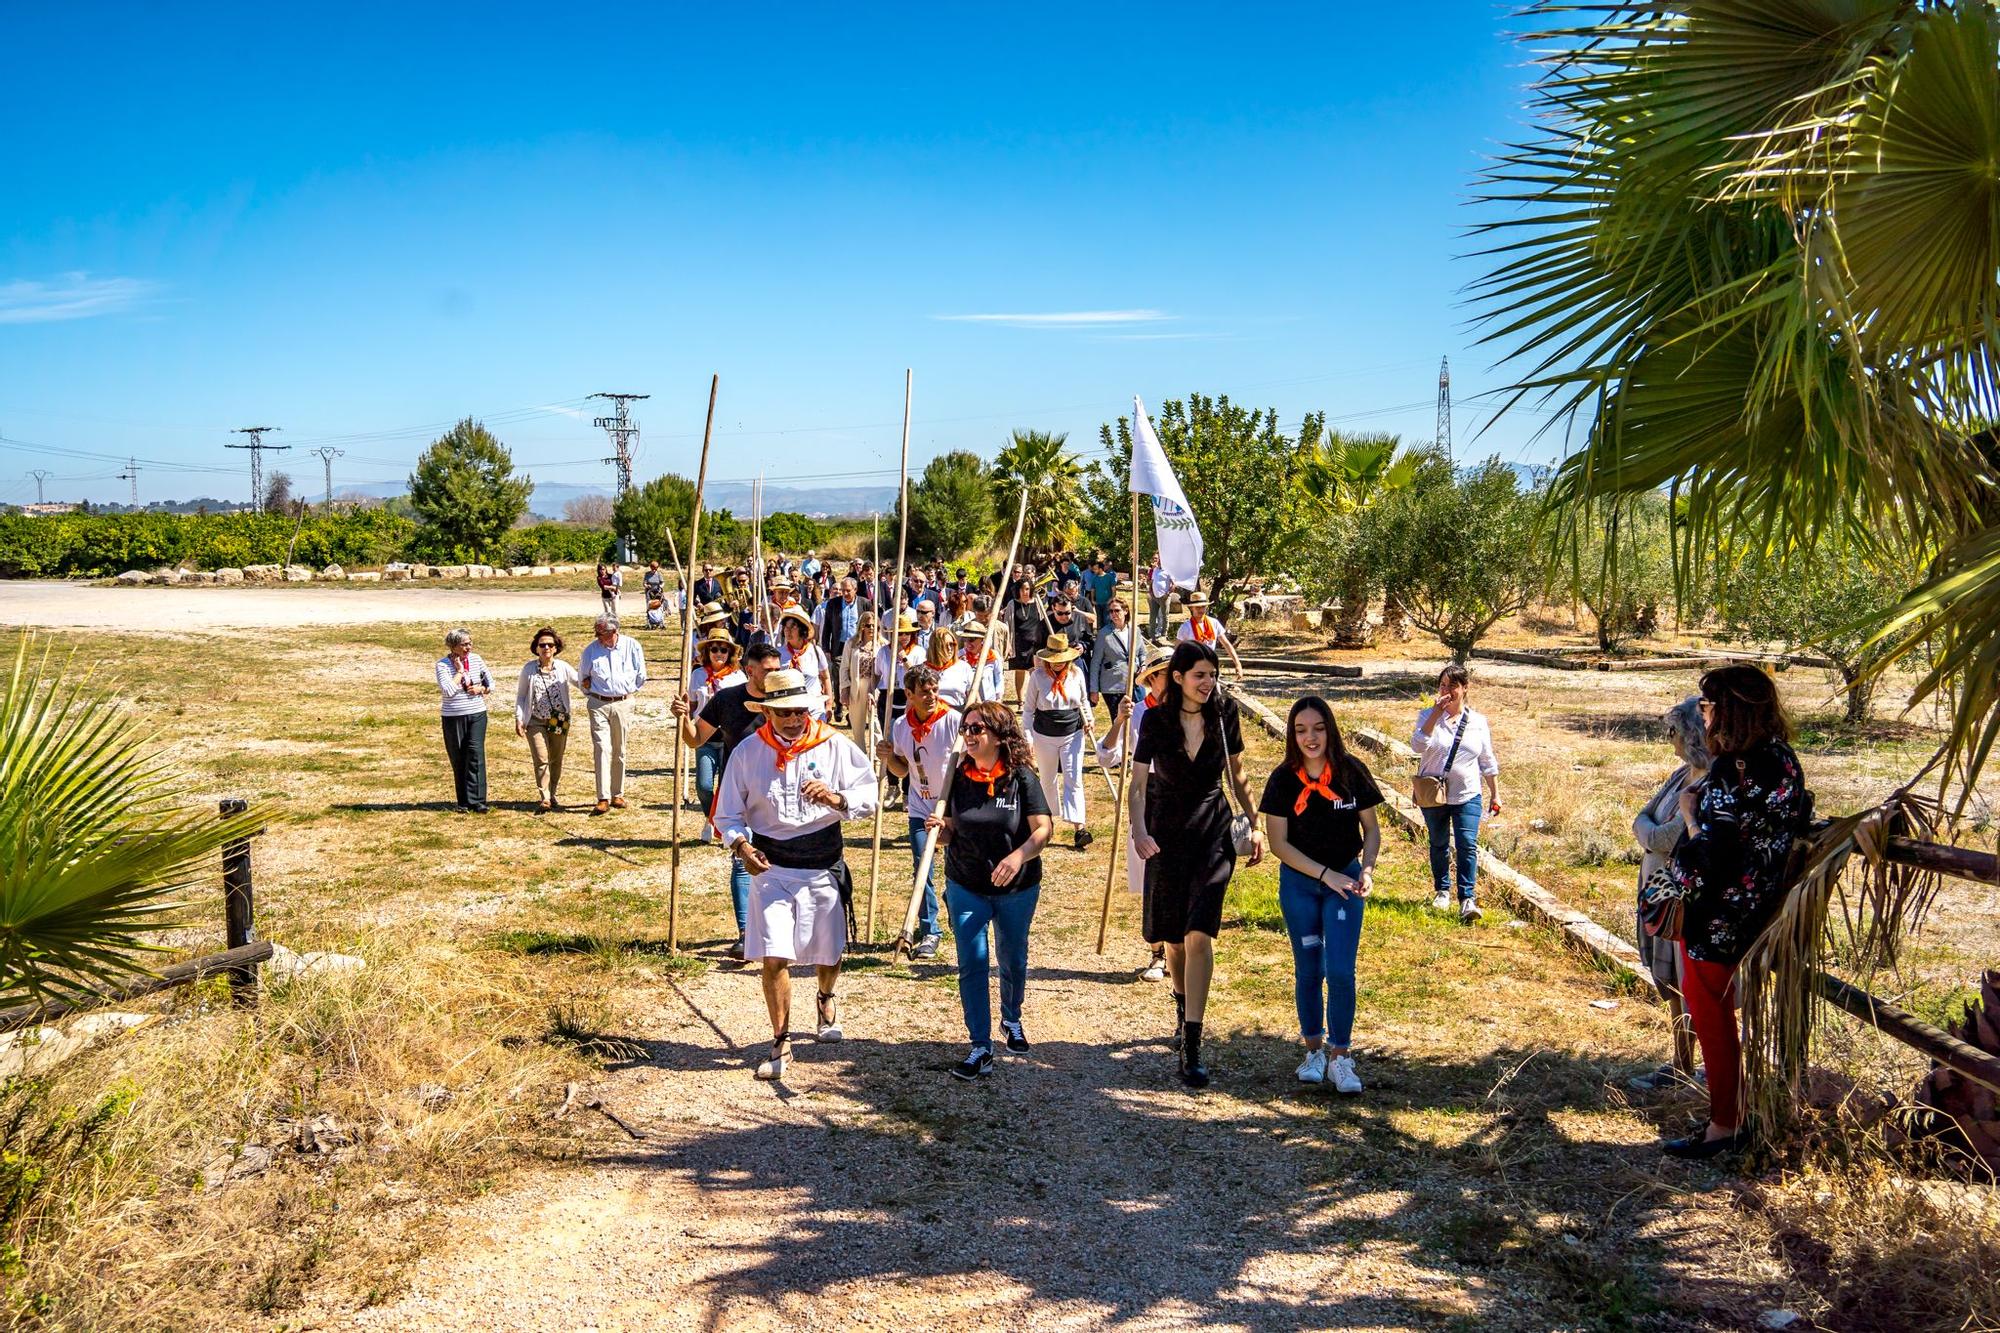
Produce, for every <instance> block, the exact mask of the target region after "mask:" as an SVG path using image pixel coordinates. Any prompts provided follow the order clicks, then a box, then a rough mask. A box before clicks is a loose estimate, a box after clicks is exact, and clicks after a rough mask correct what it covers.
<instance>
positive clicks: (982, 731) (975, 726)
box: [959, 722, 993, 736]
mask: <svg viewBox="0 0 2000 1333" xmlns="http://www.w3.org/2000/svg"><path fill="white" fill-rule="evenodd" d="M959 734H960V735H962V736H990V735H992V734H993V728H991V727H989V726H987V725H986V724H985V723H983V722H973V723H970V724H969V725H967V726H963V727H960V728H959Z"/></svg>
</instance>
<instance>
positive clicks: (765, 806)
mask: <svg viewBox="0 0 2000 1333" xmlns="http://www.w3.org/2000/svg"><path fill="white" fill-rule="evenodd" d="M745 706H746V707H748V708H750V709H751V710H752V711H754V712H759V713H762V714H763V715H764V725H763V726H761V727H759V728H758V729H757V730H756V732H754V733H753V734H752V735H751V736H750V737H748V738H747V739H745V741H744V742H743V744H741V745H739V746H738V747H737V748H736V752H735V753H734V754H732V755H731V756H730V759H729V764H728V765H727V767H725V768H724V769H723V771H722V785H721V786H720V787H719V788H718V789H717V792H716V800H715V827H716V830H717V832H718V833H719V834H720V835H721V837H722V842H723V845H724V846H726V847H728V848H729V850H730V852H731V854H732V855H734V856H736V857H737V858H738V859H739V860H741V861H742V862H743V866H744V868H745V869H746V870H748V871H749V872H750V876H751V880H750V920H749V931H748V934H747V936H746V938H745V939H744V942H743V952H744V956H745V957H746V958H749V959H755V960H760V961H761V962H762V965H763V985H764V1004H765V1007H766V1008H767V1009H768V1010H769V1012H770V1016H771V1033H772V1036H771V1053H770V1057H769V1058H768V1059H766V1060H765V1061H764V1062H763V1063H761V1064H759V1065H758V1066H757V1077H758V1078H760V1079H779V1078H783V1077H784V1074H785V1064H786V1061H787V1060H789V1059H790V1057H791V1042H790V1038H789V1035H788V1034H789V1031H790V1027H791V1017H792V983H791V978H790V976H789V975H788V969H789V968H791V967H792V966H793V965H794V964H806V965H808V966H811V967H812V968H813V969H814V970H815V972H816V974H817V977H818V981H819V1008H818V1020H819V1040H821V1041H824V1042H834V1041H839V1040H840V1039H841V1036H842V1033H841V1029H840V1014H839V1010H838V1009H837V1007H836V1001H835V997H834V986H835V985H836V983H837V982H838V981H839V980H840V960H841V955H842V953H843V952H844V951H845V949H846V946H847V934H848V905H849V902H850V900H851V898H852V896H853V890H852V887H851V885H852V881H851V880H850V879H849V877H848V874H847V865H846V863H845V861H844V860H843V859H842V857H841V837H840V824H841V821H842V820H847V819H866V818H868V817H870V816H872V815H873V814H874V813H875V803H876V800H877V791H876V784H875V770H874V768H873V766H872V765H871V764H870V763H869V761H868V756H867V755H866V754H864V753H862V751H861V749H860V747H858V746H856V745H855V744H854V742H852V741H850V740H848V739H847V737H846V736H844V735H842V734H841V733H839V732H837V731H835V730H833V729H832V728H831V727H829V726H827V725H826V724H825V723H824V722H821V721H820V720H819V719H818V718H817V717H815V716H814V713H815V712H816V711H817V712H823V711H824V702H823V701H822V700H821V699H820V698H819V697H818V694H817V692H816V691H815V690H814V689H813V687H812V686H810V685H809V684H807V682H806V678H805V677H804V676H802V675H800V674H799V673H798V672H796V671H790V670H780V671H773V672H771V673H770V674H768V675H767V676H765V677H764V691H763V694H762V696H761V697H760V698H757V699H754V700H751V701H749V702H748V703H747V704H746V705H745Z"/></svg>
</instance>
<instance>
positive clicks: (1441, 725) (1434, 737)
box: [1410, 662, 1500, 922]
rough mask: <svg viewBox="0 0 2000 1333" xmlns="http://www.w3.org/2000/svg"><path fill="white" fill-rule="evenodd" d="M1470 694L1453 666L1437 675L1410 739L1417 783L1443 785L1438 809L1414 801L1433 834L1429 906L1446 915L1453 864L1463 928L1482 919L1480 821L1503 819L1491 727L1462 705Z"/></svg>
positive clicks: (1465, 677)
mask: <svg viewBox="0 0 2000 1333" xmlns="http://www.w3.org/2000/svg"><path fill="white" fill-rule="evenodd" d="M1471 688H1472V673H1471V672H1469V671H1467V670H1466V669H1465V668H1464V667H1462V666H1460V665H1459V664H1458V663H1456V662H1453V663H1452V664H1451V665H1450V666H1448V667H1446V668H1445V669H1444V670H1443V671H1440V672H1439V673H1438V685H1437V702H1436V703H1434V704H1432V705H1431V706H1430V707H1429V708H1426V709H1425V710H1424V711H1423V712H1421V713H1419V714H1418V715H1417V729H1416V731H1415V732H1414V733H1413V734H1412V735H1411V737H1410V744H1411V746H1412V747H1414V748H1415V750H1416V752H1417V773H1418V775H1419V781H1421V780H1422V778H1424V777H1430V778H1436V779H1438V780H1439V781H1440V782H1441V783H1442V784H1443V790H1442V791H1441V792H1440V793H1439V795H1440V798H1441V799H1440V800H1439V802H1438V803H1437V804H1431V805H1423V803H1422V801H1421V799H1420V800H1419V804H1420V805H1422V808H1423V812H1424V828H1425V829H1426V831H1428V832H1429V834H1430V847H1431V889H1432V891H1433V896H1432V898H1431V906H1432V907H1434V908H1436V909H1437V910H1438V911H1440V912H1449V911H1450V910H1451V902H1452V868H1453V865H1454V859H1455V863H1456V866H1457V870H1458V916H1459V920H1461V921H1465V922H1473V921H1477V920H1479V918H1480V917H1482V916H1484V915H1486V914H1485V913H1484V912H1482V911H1480V910H1479V899H1478V896H1477V894H1478V887H1479V821H1480V819H1481V817H1482V816H1483V815H1487V814H1491V815H1498V814H1499V813H1500V760H1499V758H1498V756H1496V755H1495V754H1494V753H1493V728H1492V727H1490V726H1489V725H1487V722H1486V717H1485V715H1484V714H1482V713H1477V712H1474V711H1473V710H1472V708H1471V706H1470V705H1469V704H1468V703H1467V702H1466V699H1467V696H1468V695H1469V693H1470V692H1471ZM1482 791H1483V792H1484V794H1485V800H1484V802H1482V801H1481V793H1482ZM1454 843H1456V844H1457V855H1456V858H1454V856H1453V844H1454Z"/></svg>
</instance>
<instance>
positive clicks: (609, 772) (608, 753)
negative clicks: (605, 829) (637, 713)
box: [577, 616, 646, 815]
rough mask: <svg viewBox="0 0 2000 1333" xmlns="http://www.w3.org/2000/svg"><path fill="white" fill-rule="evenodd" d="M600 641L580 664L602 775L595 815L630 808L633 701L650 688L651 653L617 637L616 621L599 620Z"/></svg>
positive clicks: (592, 754)
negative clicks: (648, 667)
mask: <svg viewBox="0 0 2000 1333" xmlns="http://www.w3.org/2000/svg"><path fill="white" fill-rule="evenodd" d="M596 630H597V638H596V640H595V641H593V642H592V643H591V644H590V645H589V646H588V647H586V648H585V649H584V650H583V657H582V659H581V660H580V661H579V662H578V664H577V675H578V676H579V677H580V678H581V679H580V683H581V684H582V686H583V692H584V696H585V702H584V708H585V711H587V712H588V713H589V715H590V757H591V761H592V766H593V767H594V768H595V770H596V774H597V805H596V808H595V809H594V810H593V812H592V813H594V814H600V815H601V814H604V813H606V812H607V811H611V810H623V809H624V808H625V733H626V731H627V730H628V729H629V728H630V727H631V725H632V696H633V695H635V694H637V693H638V692H639V691H640V690H642V689H644V688H645V686H646V650H645V649H644V648H643V647H641V646H640V643H639V641H638V640H637V639H634V638H631V637H630V636H628V635H624V634H620V633H619V632H618V619H617V617H615V616H599V617H598V618H597V624H596Z"/></svg>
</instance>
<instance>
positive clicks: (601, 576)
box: [597, 561, 625, 620]
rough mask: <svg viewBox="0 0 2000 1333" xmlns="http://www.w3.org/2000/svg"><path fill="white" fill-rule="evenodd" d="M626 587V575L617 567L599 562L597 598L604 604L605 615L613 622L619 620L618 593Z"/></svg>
mask: <svg viewBox="0 0 2000 1333" xmlns="http://www.w3.org/2000/svg"><path fill="white" fill-rule="evenodd" d="M624 586H625V575H624V574H623V573H622V572H621V571H620V570H619V568H618V566H616V565H607V564H604V563H603V562H601V561H600V562H599V563H598V566H597V596H598V600H599V601H600V602H602V603H603V606H604V614H605V615H607V616H609V617H611V618H612V619H613V620H616V619H617V618H618V593H619V591H620V590H621V589H622V588H624Z"/></svg>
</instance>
